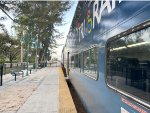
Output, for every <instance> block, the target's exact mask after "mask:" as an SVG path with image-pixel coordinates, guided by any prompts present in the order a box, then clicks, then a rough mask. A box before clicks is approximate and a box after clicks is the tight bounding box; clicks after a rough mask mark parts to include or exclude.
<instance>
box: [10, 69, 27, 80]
mask: <svg viewBox="0 0 150 113" xmlns="http://www.w3.org/2000/svg"><path fill="white" fill-rule="evenodd" d="M11 75H12V76H15V81H16V76H20V75H22V77H23V75H24V72H23V71H18V70H12V71H11Z"/></svg>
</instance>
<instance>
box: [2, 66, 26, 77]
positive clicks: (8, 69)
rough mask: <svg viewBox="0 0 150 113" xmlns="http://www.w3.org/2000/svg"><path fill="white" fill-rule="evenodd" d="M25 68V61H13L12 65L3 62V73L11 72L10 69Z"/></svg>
mask: <svg viewBox="0 0 150 113" xmlns="http://www.w3.org/2000/svg"><path fill="white" fill-rule="evenodd" d="M24 69H26V63H13V64H12V67H11V64H10V63H5V64H4V65H3V74H4V75H5V74H8V73H11V71H12V70H18V71H20V70H24Z"/></svg>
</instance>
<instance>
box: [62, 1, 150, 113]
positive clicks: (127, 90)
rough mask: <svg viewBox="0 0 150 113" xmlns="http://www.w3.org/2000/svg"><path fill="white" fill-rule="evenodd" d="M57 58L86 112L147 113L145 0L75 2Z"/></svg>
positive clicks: (149, 9) (149, 8) (149, 36)
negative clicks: (68, 27) (74, 8)
mask: <svg viewBox="0 0 150 113" xmlns="http://www.w3.org/2000/svg"><path fill="white" fill-rule="evenodd" d="M62 62H63V64H64V66H65V68H66V70H67V74H68V77H69V79H70V81H71V83H72V84H73V86H74V88H75V90H76V91H77V93H78V95H79V97H80V99H81V101H82V102H83V105H84V107H85V109H86V111H87V113H150V1H123V0H119V1H116V0H101V1H79V2H78V5H77V9H76V12H75V15H74V18H73V20H72V25H71V27H70V31H69V33H68V37H67V40H66V44H65V46H64V48H63V51H62Z"/></svg>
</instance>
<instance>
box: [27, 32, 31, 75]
mask: <svg viewBox="0 0 150 113" xmlns="http://www.w3.org/2000/svg"><path fill="white" fill-rule="evenodd" d="M29 44H30V34H29V33H28V48H27V76H28V75H29V73H28V70H29V63H28V62H29Z"/></svg>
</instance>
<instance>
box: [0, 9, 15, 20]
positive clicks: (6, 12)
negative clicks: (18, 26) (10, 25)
mask: <svg viewBox="0 0 150 113" xmlns="http://www.w3.org/2000/svg"><path fill="white" fill-rule="evenodd" d="M0 9H1V10H2V11H3V12H4V13H5V14H6V15H7V16H8V17H9V18H10V19H11V20H12V21H13V22H16V21H15V20H14V19H13V18H11V16H10V15H9V14H7V12H6V11H5V10H4V9H3V8H2V7H1V6H0Z"/></svg>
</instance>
